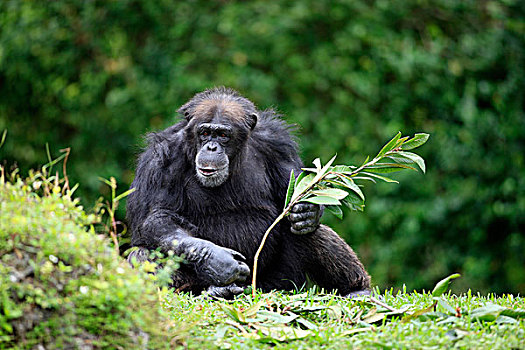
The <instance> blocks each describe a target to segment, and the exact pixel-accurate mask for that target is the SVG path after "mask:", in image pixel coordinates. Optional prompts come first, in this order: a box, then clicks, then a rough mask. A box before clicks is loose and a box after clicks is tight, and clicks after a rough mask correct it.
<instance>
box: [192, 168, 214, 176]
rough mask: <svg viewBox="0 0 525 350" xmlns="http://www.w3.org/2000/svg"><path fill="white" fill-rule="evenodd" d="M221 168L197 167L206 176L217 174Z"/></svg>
mask: <svg viewBox="0 0 525 350" xmlns="http://www.w3.org/2000/svg"><path fill="white" fill-rule="evenodd" d="M218 170H219V169H217V168H197V171H198V172H199V173H201V174H202V175H204V176H212V175H213V174H215V173H216V172H217V171H218Z"/></svg>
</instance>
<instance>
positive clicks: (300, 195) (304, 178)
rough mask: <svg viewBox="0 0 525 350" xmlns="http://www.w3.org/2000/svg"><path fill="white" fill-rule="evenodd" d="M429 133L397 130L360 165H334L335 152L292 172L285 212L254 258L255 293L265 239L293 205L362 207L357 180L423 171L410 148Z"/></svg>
mask: <svg viewBox="0 0 525 350" xmlns="http://www.w3.org/2000/svg"><path fill="white" fill-rule="evenodd" d="M428 137H429V135H428V134H424V133H419V134H415V135H414V137H413V138H409V137H408V136H405V137H401V132H398V133H397V134H396V135H395V136H394V138H392V140H390V141H389V142H388V143H387V144H386V145H385V146H383V148H382V149H381V150H380V151H379V153H378V154H377V155H376V156H375V157H374V158H373V159H372V160H370V158H369V157H367V158H366V160H365V161H364V162H363V164H361V166H359V167H356V166H349V165H335V166H332V164H333V162H334V160H335V158H336V156H333V157H332V159H330V160H329V161H328V163H326V164H325V165H324V166H322V164H321V160H320V159H319V158H317V159H315V160H314V161H313V164H314V166H315V168H303V169H302V170H303V172H301V173H300V174H299V176H297V178H295V174H294V171H293V170H292V172H291V174H290V182H289V183H288V189H287V191H286V199H285V204H284V209H283V211H282V213H281V214H280V215H279V216H278V217H277V218H276V219H275V221H274V222H273V223H272V224H271V225H270V227H269V228H268V229H267V230H266V232H265V233H264V236H263V238H262V241H261V244H260V245H259V249H257V252H256V253H255V256H254V259H253V269H252V271H253V277H252V295H253V296H254V297H255V290H256V282H257V264H258V261H259V255H260V254H261V251H262V249H263V247H264V244H265V243H266V239H267V238H268V235H269V234H270V232H271V231H272V229H273V228H274V227H275V226H276V225H277V224H278V223H279V222H280V221H281V220H282V219H283V218H284V217H285V216H286V215H288V214H289V213H290V210H291V209H292V207H293V206H294V205H295V204H297V203H300V202H309V203H314V204H319V205H324V206H325V208H326V209H327V210H329V211H330V212H331V213H333V214H334V215H335V216H336V217H338V218H339V219H342V217H343V211H342V210H341V205H345V206H346V207H348V208H350V209H352V210H358V211H363V209H364V206H365V205H364V202H365V196H364V194H363V192H362V191H361V188H360V186H359V185H358V184H357V183H356V181H360V180H369V181H372V182H374V183H375V182H376V181H377V180H381V181H385V182H393V183H398V181H396V180H393V179H390V178H389V177H386V176H384V175H379V174H385V173H391V172H395V171H400V170H403V169H411V170H416V171H417V168H418V167H419V169H421V171H422V172H423V173H424V172H425V171H426V168H425V161H424V160H423V158H421V157H420V156H419V155H417V154H415V153H412V152H407V150H411V149H414V148H417V147H419V146H421V145H423V144H424V143H425V142H427V140H428Z"/></svg>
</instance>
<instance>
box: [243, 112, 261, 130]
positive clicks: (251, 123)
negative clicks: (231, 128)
mask: <svg viewBox="0 0 525 350" xmlns="http://www.w3.org/2000/svg"><path fill="white" fill-rule="evenodd" d="M257 118H259V116H258V115H257V113H255V112H254V113H249V114H248V115H247V116H246V124H247V125H248V127H249V128H250V130H253V128H255V125H257Z"/></svg>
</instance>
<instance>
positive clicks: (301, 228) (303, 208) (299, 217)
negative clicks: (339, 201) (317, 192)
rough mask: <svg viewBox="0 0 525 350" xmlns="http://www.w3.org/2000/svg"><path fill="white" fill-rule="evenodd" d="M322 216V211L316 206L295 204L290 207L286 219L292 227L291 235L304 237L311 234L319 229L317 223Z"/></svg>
mask: <svg viewBox="0 0 525 350" xmlns="http://www.w3.org/2000/svg"><path fill="white" fill-rule="evenodd" d="M322 215H323V209H322V208H321V207H320V206H319V205H317V204H311V203H297V204H295V205H294V206H293V207H292V210H291V212H290V215H288V219H289V220H290V222H291V224H292V227H291V231H292V233H294V234H296V235H304V234H307V233H312V232H314V231H315V230H317V228H318V227H319V221H320V220H321V216H322Z"/></svg>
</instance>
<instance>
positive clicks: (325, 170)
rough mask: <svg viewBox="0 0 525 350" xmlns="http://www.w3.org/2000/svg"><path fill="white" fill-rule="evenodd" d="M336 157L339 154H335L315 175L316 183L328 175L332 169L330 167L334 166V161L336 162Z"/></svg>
mask: <svg viewBox="0 0 525 350" xmlns="http://www.w3.org/2000/svg"><path fill="white" fill-rule="evenodd" d="M335 157H337V154H336V155H335V156H333V157H332V159H330V160H329V161H328V163H326V164H325V166H324V167H323V168H322V169H321V171H320V172H318V173H317V175H315V177H314V180H313V182H314V183H316V182H317V181H319V180H321V178H322V177H323V176H324V175H326V173H327V172H328V171H329V170H330V167H331V166H332V163H333V162H334V160H335Z"/></svg>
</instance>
